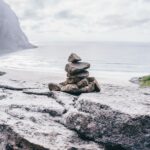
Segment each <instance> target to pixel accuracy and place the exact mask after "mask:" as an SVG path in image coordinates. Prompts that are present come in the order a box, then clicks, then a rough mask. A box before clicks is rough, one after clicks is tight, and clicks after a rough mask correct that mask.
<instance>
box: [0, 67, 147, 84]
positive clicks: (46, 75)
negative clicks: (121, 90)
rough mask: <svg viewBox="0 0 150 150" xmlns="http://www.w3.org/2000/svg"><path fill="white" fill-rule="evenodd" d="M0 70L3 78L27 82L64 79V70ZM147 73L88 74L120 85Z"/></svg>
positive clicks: (106, 82)
mask: <svg viewBox="0 0 150 150" xmlns="http://www.w3.org/2000/svg"><path fill="white" fill-rule="evenodd" d="M0 71H3V72H6V74H5V75H4V76H1V78H3V79H11V80H15V79H17V80H20V81H28V82H40V83H42V82H43V83H47V84H48V83H49V82H56V83H58V82H62V81H64V80H65V79H66V73H65V71H53V70H52V71H31V70H22V69H13V68H12V69H6V68H0ZM147 74H148V73H134V72H108V71H98V72H94V71H91V73H90V76H94V77H95V78H96V79H97V80H98V82H99V83H100V84H113V85H121V86H133V85H135V84H133V83H131V82H130V79H131V78H133V77H140V76H144V75H147Z"/></svg>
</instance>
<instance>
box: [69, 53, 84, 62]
mask: <svg viewBox="0 0 150 150" xmlns="http://www.w3.org/2000/svg"><path fill="white" fill-rule="evenodd" d="M68 61H69V62H72V63H75V62H78V61H81V58H80V57H79V56H78V55H77V54H75V53H72V54H71V55H70V56H69V58H68Z"/></svg>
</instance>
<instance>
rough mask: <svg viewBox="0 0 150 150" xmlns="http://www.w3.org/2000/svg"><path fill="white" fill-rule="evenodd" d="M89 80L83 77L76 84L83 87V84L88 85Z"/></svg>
mask: <svg viewBox="0 0 150 150" xmlns="http://www.w3.org/2000/svg"><path fill="white" fill-rule="evenodd" d="M88 84H89V82H88V80H87V79H86V78H85V79H82V80H81V81H80V82H78V83H77V86H78V87H79V88H83V87H85V86H88Z"/></svg>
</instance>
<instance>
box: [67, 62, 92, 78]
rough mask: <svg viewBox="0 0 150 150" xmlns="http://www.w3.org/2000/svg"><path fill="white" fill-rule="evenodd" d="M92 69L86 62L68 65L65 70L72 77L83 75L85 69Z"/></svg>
mask: <svg viewBox="0 0 150 150" xmlns="http://www.w3.org/2000/svg"><path fill="white" fill-rule="evenodd" d="M88 68H90V64H89V63H86V62H77V63H69V64H67V65H66V67H65V70H66V72H68V73H69V74H71V75H74V74H76V73H81V72H83V71H84V70H85V69H88Z"/></svg>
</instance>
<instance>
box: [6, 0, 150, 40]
mask: <svg viewBox="0 0 150 150" xmlns="http://www.w3.org/2000/svg"><path fill="white" fill-rule="evenodd" d="M5 1H6V2H7V3H9V4H10V6H11V7H12V9H13V10H14V11H15V12H16V14H17V15H18V17H19V19H20V21H21V25H22V27H23V29H24V31H25V32H26V33H27V34H28V35H29V36H31V37H37V35H39V37H40V38H42V39H47V38H48V39H49V40H51V41H57V40H58V41H61V40H74V41H77V40H80V41H145V42H146V41H148V42H149V41H150V15H149V14H150V0H5Z"/></svg>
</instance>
